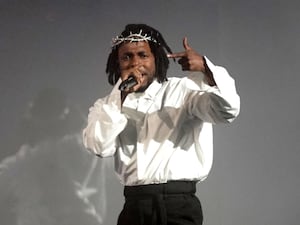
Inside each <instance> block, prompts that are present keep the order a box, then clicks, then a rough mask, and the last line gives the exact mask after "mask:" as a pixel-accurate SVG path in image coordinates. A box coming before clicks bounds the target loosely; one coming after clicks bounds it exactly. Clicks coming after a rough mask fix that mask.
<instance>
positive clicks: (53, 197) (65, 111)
mask: <svg viewBox="0 0 300 225" xmlns="http://www.w3.org/2000/svg"><path fill="white" fill-rule="evenodd" d="M84 123H85V121H84V119H83V116H81V114H80V112H79V110H77V109H76V107H72V106H70V105H69V104H68V102H67V99H66V96H65V95H64V93H63V92H62V91H61V90H59V89H56V88H46V89H43V90H41V91H40V92H39V93H38V95H37V96H36V98H35V99H34V100H33V102H32V103H30V104H29V109H28V112H27V113H26V114H25V116H24V117H23V118H22V121H21V124H20V130H19V139H18V145H19V147H18V151H17V152H16V153H15V154H12V155H11V156H9V157H6V158H5V159H3V160H2V162H1V164H0V205H1V206H0V209H1V210H0V218H1V223H3V224H9V225H17V224H23V225H40V224H43V225H48V224H49V225H50V224H52V225H53V224H59V225H67V224H68V225H70V224H85V225H96V224H106V222H105V219H106V215H107V211H106V208H107V206H106V194H107V193H106V185H107V184H106V183H107V180H108V179H107V178H106V172H105V171H106V167H108V166H109V167H110V166H111V161H104V160H98V158H97V157H95V156H94V155H91V154H90V153H88V151H87V150H86V149H84V147H83V146H82V143H81V128H82V126H83V124H84Z"/></svg>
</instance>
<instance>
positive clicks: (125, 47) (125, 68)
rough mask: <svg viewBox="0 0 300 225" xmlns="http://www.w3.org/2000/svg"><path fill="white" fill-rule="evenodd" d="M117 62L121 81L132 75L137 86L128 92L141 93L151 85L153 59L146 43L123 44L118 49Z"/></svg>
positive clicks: (153, 66) (153, 69)
mask: <svg viewBox="0 0 300 225" xmlns="http://www.w3.org/2000/svg"><path fill="white" fill-rule="evenodd" d="M118 60H119V65H120V72H121V79H122V80H126V79H127V78H128V77H129V75H132V74H133V75H134V77H135V78H136V80H137V82H138V84H137V85H135V86H134V87H133V88H131V89H130V90H127V91H128V92H143V91H145V90H146V89H147V87H148V86H149V85H150V84H151V83H152V81H153V79H154V75H155V57H154V55H153V53H152V52H151V48H150V46H149V43H148V42H146V41H138V42H125V43H124V44H122V45H121V46H120V47H119V50H118Z"/></svg>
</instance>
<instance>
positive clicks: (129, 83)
mask: <svg viewBox="0 0 300 225" xmlns="http://www.w3.org/2000/svg"><path fill="white" fill-rule="evenodd" d="M137 83H138V82H137V80H136V78H135V77H134V75H133V73H131V74H130V75H129V77H128V78H127V79H126V80H124V81H122V83H121V84H120V86H119V90H120V91H126V90H129V89H130V88H132V87H134V86H135V85H137Z"/></svg>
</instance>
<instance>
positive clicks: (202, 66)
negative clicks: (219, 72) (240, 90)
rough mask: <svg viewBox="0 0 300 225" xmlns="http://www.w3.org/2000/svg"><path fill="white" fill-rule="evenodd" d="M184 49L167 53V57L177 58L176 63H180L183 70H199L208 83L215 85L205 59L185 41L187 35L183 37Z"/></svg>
mask: <svg viewBox="0 0 300 225" xmlns="http://www.w3.org/2000/svg"><path fill="white" fill-rule="evenodd" d="M183 48H184V51H182V52H178V53H173V54H168V55H167V56H168V58H172V59H178V58H179V60H178V63H179V64H180V65H181V68H182V70H183V71H201V72H203V73H204V74H205V76H206V80H207V82H208V84H209V85H211V86H214V85H216V83H215V81H214V78H213V74H212V72H211V71H210V69H209V68H208V66H207V65H206V62H205V59H204V57H203V56H202V55H200V54H199V53H197V52H196V51H195V50H194V49H193V48H192V47H191V46H190V45H189V44H188V41H187V37H185V38H183Z"/></svg>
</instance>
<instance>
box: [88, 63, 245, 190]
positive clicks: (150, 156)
mask: <svg viewBox="0 0 300 225" xmlns="http://www.w3.org/2000/svg"><path fill="white" fill-rule="evenodd" d="M206 63H207V65H208V67H209V69H210V70H211V71H212V73H213V77H214V80H215V82H216V84H217V85H216V86H213V87H211V86H209V85H208V84H207V83H206V81H205V77H204V75H203V74H202V73H200V72H193V73H191V74H190V76H188V77H185V78H169V79H168V81H166V82H163V83H158V82H157V81H154V82H153V83H152V84H151V85H150V86H149V87H148V88H147V89H146V91H145V92H143V93H131V94H128V95H127V97H126V99H125V101H124V102H123V105H121V97H120V96H121V93H120V91H119V90H118V86H119V84H120V80H119V82H118V83H117V84H116V85H115V87H114V88H113V90H112V92H111V94H110V95H108V96H107V97H104V98H101V99H98V100H97V101H96V103H95V104H94V106H93V107H91V108H90V112H89V116H88V124H87V127H86V128H85V129H84V131H83V142H84V145H85V146H86V148H88V149H89V150H90V151H92V152H93V153H95V154H96V155H98V156H100V157H109V156H114V157H115V171H116V173H117V175H118V176H119V178H120V180H121V182H122V183H123V184H124V185H128V186H131V185H142V184H152V183H165V182H167V181H170V180H195V181H201V180H204V179H205V178H206V177H207V175H208V173H209V171H210V169H211V166H212V161H213V134H212V124H217V123H226V122H231V121H233V120H234V119H235V118H236V117H237V115H238V114H239V110H240V98H239V96H238V94H237V92H236V88H235V82H234V80H233V79H232V78H231V77H230V75H229V74H228V72H227V71H226V70H225V69H224V68H223V67H219V66H215V65H213V64H212V63H211V62H210V61H209V60H208V59H207V58H206Z"/></svg>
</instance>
